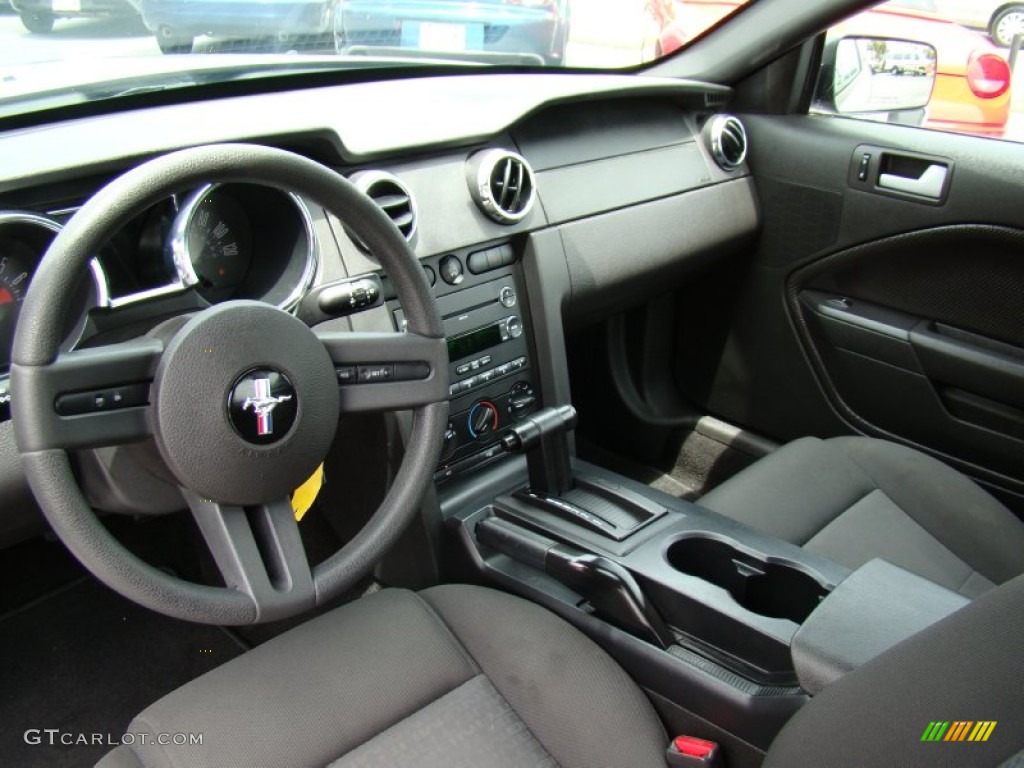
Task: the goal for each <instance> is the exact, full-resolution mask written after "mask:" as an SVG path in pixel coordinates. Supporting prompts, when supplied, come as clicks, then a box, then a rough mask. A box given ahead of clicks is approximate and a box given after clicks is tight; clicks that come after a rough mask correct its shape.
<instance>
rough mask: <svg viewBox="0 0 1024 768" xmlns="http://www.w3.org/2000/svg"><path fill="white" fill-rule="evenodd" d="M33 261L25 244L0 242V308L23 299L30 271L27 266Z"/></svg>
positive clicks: (30, 252)
mask: <svg viewBox="0 0 1024 768" xmlns="http://www.w3.org/2000/svg"><path fill="white" fill-rule="evenodd" d="M33 261H34V258H33V254H32V251H31V249H29V247H28V246H27V245H25V243H20V242H14V243H11V244H7V243H5V242H3V241H2V240H0V307H4V306H6V305H8V304H17V303H19V302H20V301H21V300H22V299H23V298H25V289H27V288H28V281H29V276H30V275H31V270H32V268H31V267H30V266H29V265H30V264H31V263H32V262H33ZM0 311H2V310H0Z"/></svg>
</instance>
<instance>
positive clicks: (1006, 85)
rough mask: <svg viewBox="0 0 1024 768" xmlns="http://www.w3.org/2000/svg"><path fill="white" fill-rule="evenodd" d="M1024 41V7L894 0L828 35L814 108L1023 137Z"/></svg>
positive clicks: (988, 0) (982, 0) (993, 1)
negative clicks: (1019, 70)
mask: <svg viewBox="0 0 1024 768" xmlns="http://www.w3.org/2000/svg"><path fill="white" fill-rule="evenodd" d="M1004 43H1005V45H1003V44H1004ZM1022 44H1024V6H1021V11H1020V13H1019V14H1018V15H1017V16H1013V15H1012V14H1008V12H1007V10H1006V4H1005V2H1004V0H890V2H885V3H881V4H880V5H877V6H875V7H873V8H870V9H868V10H867V11H863V12H862V13H859V14H857V15H856V16H852V17H850V18H849V19H846V20H845V21H843V22H841V23H839V24H837V25H836V26H834V27H832V28H831V29H830V30H829V31H828V35H827V37H826V45H825V55H824V57H823V61H822V68H821V73H820V76H819V82H818V88H817V95H816V98H815V101H814V104H813V106H812V108H811V109H812V111H813V112H816V113H819V114H838V115H843V116H846V117H856V118H860V119H864V120H876V121H882V122H891V123H900V124H903V125H913V126H918V127H921V128H929V129H934V130H940V131H954V132H957V133H969V134H973V135H976V136H987V137H992V138H1005V139H1010V140H1014V141H1024V114H1022V113H1018V112H1017V111H1016V109H1015V108H1016V107H1018V104H1015V100H1014V90H1015V88H1014V85H1015V84H1014V82H1013V80H1014V78H1013V77H1012V70H1011V65H1010V62H1011V61H1014V60H1015V59H1016V54H1015V53H1011V52H1013V51H1015V50H1017V49H1019V48H1020V47H1021V45H1022ZM1019 79H1020V81H1021V82H1020V85H1019V86H1018V88H1024V75H1022V76H1021V78H1019ZM1017 101H1018V102H1019V108H1020V109H1021V110H1024V94H1022V95H1021V98H1020V99H1019V100H1017Z"/></svg>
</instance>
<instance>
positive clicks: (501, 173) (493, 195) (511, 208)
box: [466, 149, 536, 224]
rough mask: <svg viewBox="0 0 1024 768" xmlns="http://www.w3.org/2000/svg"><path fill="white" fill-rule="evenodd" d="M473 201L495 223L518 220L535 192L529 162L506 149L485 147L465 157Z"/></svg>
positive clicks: (524, 212) (509, 222)
mask: <svg viewBox="0 0 1024 768" xmlns="http://www.w3.org/2000/svg"><path fill="white" fill-rule="evenodd" d="M466 174H467V180H468V181H469V192H470V194H471V195H472V196H473V201H474V202H475V203H476V204H477V205H478V206H479V207H480V210H481V211H483V212H484V214H486V215H487V216H488V217H489V218H491V219H494V221H496V222H498V223H499V224H515V223H516V222H519V221H522V220H523V219H524V218H525V217H526V214H528V213H529V212H530V209H531V208H532V207H533V200H534V197H535V196H536V187H535V185H534V179H533V171H532V170H531V169H530V165H529V163H527V162H526V160H524V159H523V158H522V157H521V156H519V155H517V154H516V153H515V152H509V151H508V150H507V149H485V150H483V151H482V152H477V153H476V154H475V155H473V156H472V157H471V158H470V159H469V164H468V165H467V167H466Z"/></svg>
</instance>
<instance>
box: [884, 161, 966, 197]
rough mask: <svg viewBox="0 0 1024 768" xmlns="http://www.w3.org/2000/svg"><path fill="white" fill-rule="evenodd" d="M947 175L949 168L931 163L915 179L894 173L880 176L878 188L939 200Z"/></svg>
mask: <svg viewBox="0 0 1024 768" xmlns="http://www.w3.org/2000/svg"><path fill="white" fill-rule="evenodd" d="M948 173H949V168H948V167H946V166H945V165H940V164H938V163H932V164H931V165H929V166H928V167H927V168H925V170H924V173H922V174H921V175H920V176H919V177H918V178H916V179H912V178H908V177H906V176H900V175H898V174H895V173H883V174H880V175H879V177H878V186H879V187H881V188H883V189H891V190H894V191H896V192H906V193H907V194H909V195H917V196H919V197H928V198H931V199H932V200H939V199H940V198H941V197H942V190H943V187H944V186H945V184H946V175H947V174H948Z"/></svg>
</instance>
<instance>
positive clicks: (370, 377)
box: [356, 363, 395, 384]
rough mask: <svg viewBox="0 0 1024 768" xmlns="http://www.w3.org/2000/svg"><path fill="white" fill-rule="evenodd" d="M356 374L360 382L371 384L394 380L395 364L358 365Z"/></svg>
mask: <svg viewBox="0 0 1024 768" xmlns="http://www.w3.org/2000/svg"><path fill="white" fill-rule="evenodd" d="M356 375H357V376H358V378H359V383H360V384H371V383H374V382H380V381H393V380H394V378H395V366H394V365H391V364H383V363H381V364H377V365H360V366H357V367H356Z"/></svg>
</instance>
